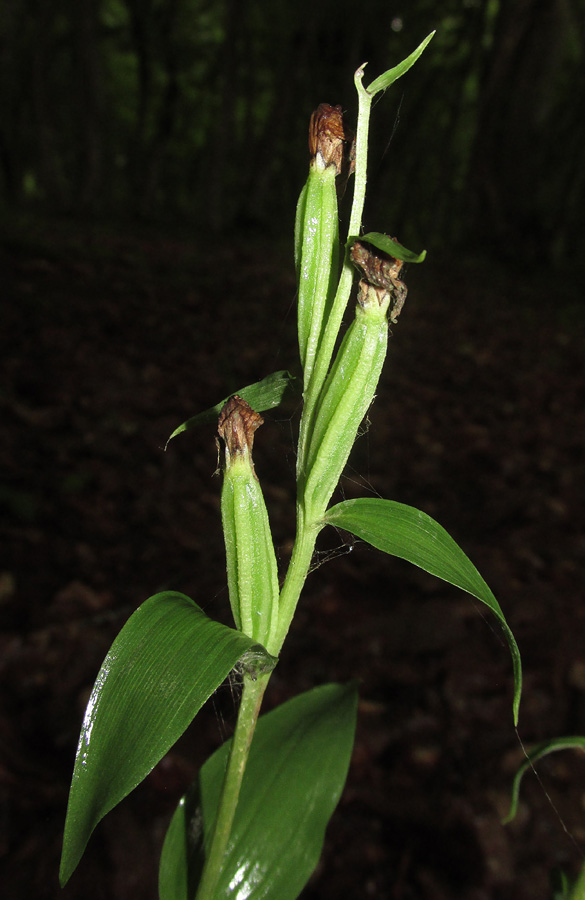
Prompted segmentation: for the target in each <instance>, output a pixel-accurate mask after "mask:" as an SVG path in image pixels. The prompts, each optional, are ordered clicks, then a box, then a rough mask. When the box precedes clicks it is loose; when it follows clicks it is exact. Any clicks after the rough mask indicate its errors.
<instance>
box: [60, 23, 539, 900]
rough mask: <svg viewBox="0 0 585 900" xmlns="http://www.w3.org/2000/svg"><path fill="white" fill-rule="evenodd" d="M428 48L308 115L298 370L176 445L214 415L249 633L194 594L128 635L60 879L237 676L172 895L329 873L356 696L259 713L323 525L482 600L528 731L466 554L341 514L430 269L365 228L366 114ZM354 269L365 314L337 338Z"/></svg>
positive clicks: (229, 405)
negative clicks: (346, 109) (277, 429)
mask: <svg viewBox="0 0 585 900" xmlns="http://www.w3.org/2000/svg"><path fill="white" fill-rule="evenodd" d="M432 36H433V35H432V34H431V35H429V36H428V37H427V38H426V39H425V40H424V41H423V42H422V43H421V44H420V46H419V47H418V48H417V49H416V50H415V51H414V52H413V53H412V54H411V55H410V56H409V57H408V58H407V59H405V60H404V61H403V62H401V63H400V64H399V65H397V66H395V67H394V68H392V69H390V70H388V71H387V72H385V73H384V74H383V75H380V76H379V77H378V78H376V79H374V81H372V82H371V83H370V84H369V86H368V87H366V86H365V85H364V83H363V82H364V76H365V66H361V67H360V68H359V69H358V70H357V72H356V73H355V78H354V81H355V87H356V90H357V95H358V118H357V128H356V132H355V137H354V135H353V132H352V130H351V129H350V128H349V127H348V126H347V124H346V123H345V121H344V118H343V114H342V110H341V107H339V106H329V105H327V104H321V105H320V106H319V107H318V108H317V109H316V111H315V112H314V113H313V116H312V117H311V122H310V128H309V148H310V157H311V158H310V165H309V174H308V178H307V182H306V184H305V186H304V187H303V189H302V192H301V195H300V198H299V202H298V208H297V216H296V224H295V261H296V270H297V276H298V342H299V353H300V362H301V367H302V378H293V377H292V376H291V375H290V374H289V373H288V372H286V371H281V372H276V373H274V374H272V375H270V376H268V377H267V378H265V379H263V380H262V381H260V382H258V383H255V384H252V385H248V386H247V387H244V388H242V389H240V390H239V391H237V392H236V393H232V394H230V395H229V396H227V397H225V398H224V399H223V400H221V401H220V402H219V403H218V404H216V405H215V406H213V407H212V408H211V409H209V410H206V411H205V412H204V413H200V414H199V415H196V416H194V417H193V418H191V419H189V420H188V421H187V422H185V423H184V424H183V425H181V426H180V427H179V428H177V429H176V430H175V432H173V434H172V435H171V438H175V437H176V436H177V435H179V434H181V433H183V432H186V431H189V430H191V429H192V428H194V427H197V426H199V425H201V424H203V423H205V422H209V421H210V420H214V419H215V420H216V421H217V422H218V435H219V439H220V441H221V445H222V448H223V485H222V492H221V517H222V526H223V532H224V538H225V548H226V562H227V582H228V587H229V599H230V604H231V609H232V613H233V619H234V627H233V628H230V627H227V626H225V625H223V624H220V623H218V622H216V621H214V620H213V619H211V618H209V617H208V616H207V615H206V614H205V613H204V612H203V610H202V609H201V607H200V606H198V605H197V604H196V603H195V602H194V601H193V600H191V599H190V598H189V597H187V596H185V595H184V594H181V593H178V592H175V591H165V592H162V593H159V594H156V595H154V596H152V597H150V598H149V599H148V600H146V602H144V603H143V604H142V605H141V606H140V607H139V608H138V609H137V610H136V612H135V613H134V614H133V615H132V616H131V617H130V619H129V621H128V622H127V623H126V625H125V626H124V627H123V628H122V630H121V632H120V634H119V635H118V637H117V638H116V640H115V641H114V643H113V645H112V647H111V649H110V651H109V653H108V655H107V656H106V659H105V660H104V663H103V665H102V668H101V670H100V672H99V674H98V676H97V680H96V683H95V686H94V689H93V692H92V694H91V697H90V700H89V703H88V706H87V710H86V713H85V718H84V721H83V725H82V729H81V735H80V738H79V745H78V749H77V756H76V760H75V767H74V772H73V780H72V784H71V791H70V796H69V805H68V810H67V819H66V824H65V835H64V842H63V854H62V861H61V871H60V877H61V884H62V885H64V884H65V883H66V882H67V881H68V879H69V878H70V876H71V875H72V873H73V871H74V869H75V868H76V866H77V865H78V863H79V861H80V859H81V856H82V854H83V852H84V849H85V846H86V844H87V842H88V840H89V838H90V835H91V833H92V831H93V830H94V828H95V827H96V825H97V824H98V823H99V821H100V820H101V819H102V818H103V816H105V815H106V813H107V812H109V811H110V810H111V809H112V808H113V807H114V806H115V805H116V804H117V803H119V802H120V801H121V800H122V799H123V798H124V797H125V796H127V795H128V794H129V793H130V791H132V790H133V789H134V788H135V787H136V786H137V785H138V784H139V783H140V782H141V781H142V780H143V779H144V778H145V777H146V776H147V775H148V773H149V772H150V771H151V770H152V768H153V767H154V766H155V765H156V764H157V763H158V762H159V761H160V760H161V759H162V757H163V756H164V755H165V753H167V751H168V750H169V749H170V748H171V747H172V745H173V744H174V743H175V742H176V741H177V739H178V738H179V737H180V735H181V734H182V733H183V732H184V730H185V729H186V728H187V727H188V726H189V725H190V723H191V722H192V720H193V719H194V718H195V716H196V714H197V712H198V711H199V709H200V708H201V706H202V705H203V704H204V703H205V702H206V701H207V700H208V699H209V697H210V696H211V695H212V694H213V692H214V691H215V690H216V689H217V688H218V687H219V686H220V684H221V683H222V682H223V681H224V679H226V677H228V676H229V675H230V673H233V672H234V670H235V672H236V673H237V674H238V676H239V678H240V680H241V699H240V703H239V712H238V717H237V723H236V726H235V731H234V734H233V737H232V738H231V739H230V740H228V741H227V742H226V743H224V744H223V746H221V747H220V748H219V749H218V750H217V751H216V752H215V753H214V754H213V755H212V756H211V757H210V758H209V759H208V760H207V762H206V763H205V764H204V765H203V767H202V768H201V770H200V772H199V773H198V774H197V777H196V778H195V780H194V782H193V784H192V786H191V788H190V790H189V791H188V792H187V794H186V795H185V796H184V797H183V798H182V799H181V800H180V802H179V803H178V806H177V809H176V812H175V814H174V816H173V818H172V820H171V822H170V825H169V829H168V833H167V835H166V839H165V842H164V846H163V850H162V857H161V862H160V874H159V893H160V897H161V900H193V898H196V900H221V898H226V900H227V898H244V897H245V898H252V900H254V898H258V900H260V898H274V900H294V898H296V897H297V896H298V895H299V893H300V892H301V890H302V889H303V887H304V885H305V884H306V882H307V880H308V878H309V877H310V875H311V873H312V871H313V870H314V868H315V866H316V864H317V861H318V859H319V855H320V852H321V848H322V845H323V839H324V833H325V828H326V826H327V823H328V821H329V819H330V817H331V815H332V813H333V811H334V809H335V806H336V804H337V802H338V800H339V797H340V795H341V792H342V790H343V786H344V783H345V779H346V776H347V772H348V767H349V762H350V757H351V752H352V746H353V740H354V730H355V721H356V708H357V690H356V686H355V685H354V684H349V685H339V684H326V685H323V686H320V687H316V688H314V689H313V690H310V691H308V692H307V693H304V694H302V695H300V696H297V697H295V698H293V699H292V700H289V701H288V702H286V703H284V704H283V705H282V706H280V707H277V708H276V709H274V710H273V711H271V712H269V713H268V714H266V715H263V716H261V717H260V715H259V714H260V708H261V703H262V698H263V696H264V693H265V691H266V688H267V686H268V684H269V681H270V677H271V673H272V671H273V669H274V667H275V665H276V664H277V662H278V657H279V655H280V654H281V652H282V648H283V644H284V641H285V638H286V635H287V633H288V631H289V628H290V626H291V622H292V620H293V616H294V613H295V610H296V607H297V603H298V601H299V598H300V596H301V592H302V589H303V586H304V584H305V581H306V579H307V576H308V574H309V571H310V569H311V564H312V560H313V556H314V552H315V545H316V541H317V538H318V536H319V534H320V532H321V531H322V530H323V529H326V528H329V527H334V528H339V529H343V530H344V531H347V532H350V533H352V534H353V535H355V536H357V537H358V538H359V539H360V540H363V541H366V542H368V543H370V544H371V545H373V546H374V547H376V548H378V549H380V550H382V551H384V552H385V553H389V554H392V555H395V556H399V557H402V558H404V559H406V560H409V561H410V562H411V563H413V564H414V565H417V566H420V567H422V568H423V569H425V570H426V571H428V572H430V573H433V574H434V575H436V576H438V577H439V578H442V579H444V580H446V581H448V582H450V583H451V584H453V585H457V586H458V587H460V588H461V589H462V590H464V591H467V592H469V593H470V594H472V595H474V596H475V597H477V598H478V599H479V600H480V601H482V602H483V603H485V604H486V605H487V606H488V607H489V608H490V609H491V611H492V612H493V613H494V615H495V616H496V618H497V619H498V620H499V623H500V625H501V628H502V629H503V631H504V634H505V636H506V639H507V642H508V644H509V647H510V651H511V654H512V661H513V667H514V678H515V691H514V703H513V710H514V717H515V719H517V716H518V705H519V699H520V690H521V668H520V656H519V652H518V648H517V646H516V642H515V640H514V637H513V635H512V633H511V631H510V629H509V627H508V625H507V623H506V620H505V618H504V615H503V613H502V610H501V608H500V606H499V604H498V602H497V601H496V599H495V597H494V595H493V594H492V592H491V591H490V589H489V588H488V586H487V584H486V583H485V581H484V580H483V578H482V577H481V576H480V574H479V573H478V571H477V570H476V568H475V567H474V566H473V564H472V563H471V562H470V560H469V559H468V558H467V556H466V555H465V553H464V552H463V551H462V550H461V549H460V547H459V546H458V545H457V544H456V543H455V542H454V541H453V540H452V538H451V537H449V535H448V534H447V533H446V531H445V530H444V529H443V528H442V527H441V526H440V525H439V524H437V522H435V521H434V520H433V519H432V518H430V517H429V516H428V515H426V514H425V513H424V512H421V511H420V510H417V509H414V508H412V507H409V506H406V505H404V504H402V503H397V502H393V501H391V500H383V499H377V498H363V499H354V500H344V501H342V502H340V503H335V504H334V505H330V504H331V498H332V496H333V493H334V491H335V488H336V486H337V484H338V482H339V479H340V476H341V474H342V472H343V469H344V467H345V465H346V463H347V460H348V457H349V454H350V451H351V449H352V446H353V444H354V441H355V439H356V435H357V432H358V428H359V426H360V424H361V422H362V420H363V418H364V416H365V415H366V413H367V411H368V408H369V407H370V404H371V403H372V402H373V400H374V396H375V393H376V389H377V384H378V379H379V377H380V372H381V370H382V366H383V364H384V362H385V358H386V355H387V350H388V337H389V325H390V326H391V327H392V330H394V328H395V326H396V324H397V322H398V318H399V315H400V312H401V310H402V307H403V304H404V301H405V297H406V287H405V285H404V283H403V281H402V271H403V267H404V264H405V263H420V262H422V261H423V259H424V256H425V254H424V253H420V254H416V253H412V252H411V251H409V250H407V249H406V248H405V247H404V246H402V245H401V244H400V243H399V242H398V241H397V240H396V239H395V238H391V237H389V236H387V235H385V234H382V233H377V232H376V233H369V234H364V235H362V234H361V231H362V228H361V221H362V212H363V207H364V198H365V192H366V181H367V153H368V129H369V120H370V110H371V106H372V101H373V99H374V97H375V96H376V95H377V94H379V93H380V92H382V91H385V90H386V89H387V88H388V87H389V86H390V85H392V84H393V83H394V82H395V81H396V80H397V79H398V78H400V77H402V76H403V75H404V74H405V73H406V72H407V71H408V69H409V68H410V67H411V66H412V65H413V64H414V63H415V62H416V61H417V60H418V58H419V57H420V55H421V54H422V53H423V51H424V50H425V48H426V46H427V45H428V43H429V41H430V40H431V38H432ZM350 176H353V177H354V185H353V203H352V207H351V215H350V220H349V227H348V230H347V236H346V238H345V240H344V242H343V243H342V242H340V239H339V216H338V193H339V187H340V185H342V184H345V182H346V181H347V179H348V178H349V177H350ZM356 273H357V275H358V285H357V293H356V294H355V295H354V296H355V301H354V303H355V309H354V314H353V320H352V321H351V323H350V324H349V326H348V327H347V329H346V330H345V332H344V333H343V335H341V332H342V330H343V329H342V320H343V317H344V315H346V311H347V308H348V304H349V303H350V297H351V296H352V286H353V283H354V280H355V276H356ZM338 338H341V341H340V343H339V342H338ZM336 348H338V349H336ZM296 385H298V386H299V388H300V390H301V392H302V413H301V418H300V425H299V438H298V448H297V469H296V498H297V502H296V537H295V541H294V548H293V551H292V556H291V558H290V562H289V564H288V568H287V570H286V572H285V573H281V572H279V568H278V564H277V557H276V552H275V548H274V543H273V540H272V535H271V530H270V522H269V516H268V512H267V509H266V505H265V502H264V497H263V493H262V488H261V484H260V481H259V479H258V475H257V473H256V471H255V467H254V461H253V442H254V436H255V434H256V431H257V429H258V428H259V426H261V425H262V421H263V420H262V417H261V415H260V414H261V413H262V412H263V411H265V410H268V409H271V408H273V407H275V406H277V405H278V404H279V403H280V402H281V400H282V397H283V395H284V394H285V392H286V391H288V390H291V389H294V387H295V386H296ZM169 440H170V439H169Z"/></svg>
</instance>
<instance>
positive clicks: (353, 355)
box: [300, 281, 391, 521]
mask: <svg viewBox="0 0 585 900" xmlns="http://www.w3.org/2000/svg"><path fill="white" fill-rule="evenodd" d="M390 300H391V295H390V293H389V292H388V291H386V290H385V289H384V288H378V287H374V286H372V285H370V284H368V283H367V282H365V281H362V282H360V293H359V297H358V301H359V302H358V304H357V306H356V313H355V319H354V321H353V322H352V324H351V325H350V327H349V329H348V330H347V332H346V334H345V337H344V339H343V341H342V344H341V346H340V348H339V351H338V353H337V356H336V357H335V360H334V362H333V365H332V367H331V371H330V373H329V375H328V377H327V380H326V381H325V384H324V386H323V391H322V394H321V398H320V400H319V402H318V404H317V407H316V409H315V413H314V416H313V427H312V430H311V434H310V436H309V439H308V442H307V447H308V449H307V454H306V464H305V473H306V474H305V475H304V482H302V481H301V494H300V496H301V497H302V502H303V505H304V508H305V514H306V517H307V519H308V520H309V521H316V520H317V519H320V518H321V516H322V515H323V512H324V511H325V508H326V506H327V504H328V502H329V500H330V498H331V495H332V493H333V491H334V490H335V488H336V486H337V483H338V481H339V478H340V476H341V473H342V471H343V469H344V467H345V464H346V462H347V459H348V457H349V454H350V451H351V448H352V446H353V444H354V441H355V438H356V434H357V430H358V427H359V425H360V423H361V421H362V419H363V418H364V416H365V414H366V412H367V411H368V408H369V406H370V404H371V403H372V400H373V399H374V394H375V392H376V387H377V385H378V381H379V378H380V373H381V371H382V366H383V364H384V359H385V357H386V351H387V348H388V321H387V312H388V308H389V305H390Z"/></svg>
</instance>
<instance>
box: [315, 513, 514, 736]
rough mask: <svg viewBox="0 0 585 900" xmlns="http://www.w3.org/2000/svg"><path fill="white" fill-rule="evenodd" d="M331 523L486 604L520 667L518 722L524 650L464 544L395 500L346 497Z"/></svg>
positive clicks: (330, 516) (327, 517)
mask: <svg viewBox="0 0 585 900" xmlns="http://www.w3.org/2000/svg"><path fill="white" fill-rule="evenodd" d="M324 520H325V523H326V524H329V525H334V526H336V527H338V528H343V529H344V530H345V531H349V532H351V534H354V535H355V536H356V537H359V538H362V540H364V541H367V542H368V543H369V544H371V545H372V546H373V547H376V548H377V549H378V550H382V551H383V552H384V553H388V554H390V555H391V556H398V557H400V558H401V559H406V560H407V561H408V562H411V563H413V564H414V565H415V566H419V567H420V568H421V569H424V570H425V572H430V573H431V574H432V575H436V576H437V577H438V578H442V579H443V581H447V582H448V583H449V584H454V585H455V586H456V587H459V588H461V590H463V591H466V592H467V593H468V594H471V595H472V596H474V597H476V598H477V599H478V600H481V602H482V603H485V604H486V605H487V606H489V608H490V609H491V610H492V612H493V613H494V614H495V615H496V617H497V618H498V620H499V622H500V625H501V627H502V629H503V631H504V634H505V636H506V640H507V642H508V646H509V648H510V653H511V655H512V665H513V668H514V704H513V709H514V723H515V724H518V710H519V706H520V695H521V692H522V667H521V663H520V651H519V650H518V645H517V644H516V640H515V638H514V635H513V634H512V632H511V630H510V628H509V626H508V623H507V622H506V619H505V617H504V614H503V612H502V610H501V607H500V604H499V603H498V601H497V600H496V598H495V597H494V595H493V594H492V592H491V590H490V589H489V587H488V586H487V584H486V583H485V581H484V580H483V578H482V577H481V575H480V574H479V572H478V571H477V569H476V568H475V566H474V565H473V563H472V562H471V560H470V559H469V558H468V557H467V556H466V555H465V553H464V552H463V550H462V549H461V547H459V545H458V544H456V543H455V541H454V540H453V538H452V537H451V536H450V535H449V534H448V533H447V532H446V531H445V529H444V528H443V527H442V526H441V525H439V523H438V522H435V520H434V519H432V518H431V517H430V516H428V515H427V514H426V513H424V512H422V511H421V510H420V509H415V508H414V507H412V506H406V505H405V504H404V503H397V502H396V501H394V500H380V499H377V498H368V497H364V498H359V499H356V500H345V501H343V502H342V503H338V504H337V506H333V507H331V509H329V510H327V513H326V515H325V519H324Z"/></svg>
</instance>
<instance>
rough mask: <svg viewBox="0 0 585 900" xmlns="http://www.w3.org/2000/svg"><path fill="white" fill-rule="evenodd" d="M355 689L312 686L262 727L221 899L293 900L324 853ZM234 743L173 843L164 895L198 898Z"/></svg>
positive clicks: (184, 806)
mask: <svg viewBox="0 0 585 900" xmlns="http://www.w3.org/2000/svg"><path fill="white" fill-rule="evenodd" d="M356 709H357V691H356V689H355V686H354V685H349V686H342V685H335V684H329V685H324V686H322V687H318V688H315V689H314V690H311V691H307V692H306V693H305V694H301V695H300V696H299V697H295V698H293V699H292V700H289V701H288V702H287V703H284V704H283V705H282V706H279V707H277V709H275V710H273V711H272V712H270V713H268V714H267V715H265V716H262V717H261V718H260V719H259V721H258V725H257V727H256V733H255V735H254V739H253V741H252V747H251V750H250V756H249V760H248V765H247V768H246V773H245V775H244V780H243V784H242V791H241V794H240V800H239V803H238V807H237V809H236V815H235V820H234V827H233V831H232V835H231V838H230V843H229V847H228V852H227V855H226V858H225V862H224V868H223V872H222V876H221V881H220V884H219V888H218V890H217V892H216V895H215V898H216V900H228V898H229V900H244V898H246V900H248V898H249V900H261V898H266V900H269V898H273V900H294V898H296V897H298V895H299V893H300V892H301V890H302V888H303V887H304V885H305V884H306V882H307V880H308V878H309V877H310V875H311V873H312V872H313V870H314V868H315V866H316V865H317V861H318V859H319V856H320V854H321V849H322V846H323V839H324V833H325V828H326V826H327V822H328V821H329V819H330V817H331V814H332V813H333V810H334V809H335V807H336V805H337V803H338V801H339V798H340V796H341V792H342V790H343V785H344V783H345V779H346V777H347V770H348V767H349V760H350V756H351V750H352V746H353V739H354V732H355V721H356ZM228 751H229V742H228V743H226V744H224V745H223V746H222V747H220V749H219V750H218V751H217V752H216V753H214V754H213V756H212V757H210V759H208V760H207V762H206V763H205V765H204V766H203V767H202V769H201V772H200V775H199V779H198V781H197V782H196V783H195V784H194V786H193V788H192V790H191V791H190V792H189V793H188V794H187V796H186V797H185V798H183V800H182V801H181V803H180V804H179V806H178V808H177V811H176V812H175V815H174V817H173V820H172V822H171V825H170V827H169V830H168V833H167V838H166V840H165V844H164V848H163V854H162V858H161V867H160V882H159V896H160V900H193V897H194V894H195V890H196V887H197V882H198V875H199V871H200V867H201V862H202V857H203V843H204V835H205V834H207V833H208V831H209V828H210V824H211V823H212V821H213V816H214V813H215V810H216V808H217V802H218V797H219V791H220V788H221V782H222V778H223V773H224V770H225V765H226V759H227V754H228Z"/></svg>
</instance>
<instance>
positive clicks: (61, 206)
mask: <svg viewBox="0 0 585 900" xmlns="http://www.w3.org/2000/svg"><path fill="white" fill-rule="evenodd" d="M433 29H436V30H437V34H436V36H435V38H434V40H433V42H432V45H431V47H430V48H429V51H428V52H427V53H426V54H425V60H424V64H423V65H419V66H416V67H415V68H414V69H413V70H412V71H411V72H410V73H409V75H408V78H407V79H404V80H402V81H400V83H399V84H398V85H397V86H396V88H394V89H393V90H392V91H391V93H390V94H389V96H388V97H385V98H383V99H382V100H381V101H380V102H381V107H382V108H381V109H380V110H378V111H377V113H376V127H375V128H374V129H373V145H372V165H371V182H370V200H369V205H368V215H369V216H370V217H371V218H372V219H374V218H376V219H377V217H378V216H379V214H380V212H381V211H383V213H384V216H385V217H386V218H387V219H388V221H391V222H392V223H393V227H394V228H395V230H396V231H397V232H400V233H401V234H402V235H403V237H404V239H405V240H406V239H411V237H412V239H413V240H414V241H415V243H416V240H417V239H418V240H419V241H420V240H423V241H424V242H425V244H426V245H427V246H431V247H435V246H441V245H448V246H453V245H455V246H458V245H459V244H460V243H461V242H462V241H463V240H464V239H465V241H469V240H471V239H473V241H474V242H476V243H477V244H478V245H479V246H485V242H486V241H487V242H488V244H489V245H490V247H493V248H494V249H496V250H497V251H498V252H503V253H505V254H509V255H510V256H512V257H515V258H518V257H528V258H530V259H531V260H542V259H546V260H550V259H552V260H555V261H561V260H562V261H566V260H575V259H576V258H577V257H578V256H579V241H578V239H577V237H576V235H579V234H581V233H582V229H583V208H584V203H583V197H584V190H585V186H584V182H585V176H584V174H583V166H582V165H581V161H582V156H583V151H584V147H585V139H584V138H585V135H584V131H585V124H584V120H583V115H582V110H583V108H584V106H585V64H584V46H583V34H584V31H585V9H584V4H583V2H581V0H511V2H505V3H504V2H499V0H429V2H425V0H419V2H416V3H409V4H403V5H401V4H397V3H388V2H387V0H380V2H376V0H367V2H365V3H362V4H356V3H354V2H348V0H321V2H314V0H296V2H294V3H291V2H286V0H285V2H280V0H274V2H271V3H269V4H268V3H266V2H262V0H248V2H241V0H214V2H209V0H207V2H206V0H83V2H79V0H63V2H61V3H59V4H58V5H55V4H52V3H43V2H39V0H5V2H4V4H3V12H2V35H1V42H2V43H1V55H0V197H1V198H2V203H3V206H4V209H5V210H8V209H10V210H11V211H12V210H14V209H18V208H22V207H23V206H28V207H30V206H31V205H34V206H35V207H36V208H44V209H50V210H52V211H56V210H58V211H61V212H64V213H67V214H69V215H78V214H83V215H99V216H102V217H111V216H118V215H124V216H125V217H133V218H140V217H147V218H154V219H156V220H161V219H162V220H165V221H167V222H173V223H176V221H177V219H178V218H180V219H182V220H185V221H188V222H190V223H191V224H193V225H196V226H197V227H198V228H200V229H207V230H211V231H212V232H215V233H217V232H220V231H225V230H226V229H238V228H240V227H242V226H244V225H245V226H249V225H250V224H255V225H256V226H258V227H266V226H269V227H270V228H273V227H274V225H275V224H276V223H278V224H279V227H280V226H284V225H285V224H286V223H287V222H288V221H289V220H290V215H291V211H292V209H293V206H294V203H295V202H296V197H297V195H298V185H299V184H300V183H301V182H302V180H303V178H304V166H305V161H306V152H305V132H306V122H307V119H308V116H309V115H310V113H311V111H312V109H313V108H314V107H315V106H316V104H317V102H330V103H341V104H342V105H343V107H344V109H346V110H348V112H349V115H350V116H351V115H352V114H353V112H354V108H355V92H354V88H353V83H352V77H351V76H352V73H353V71H354V70H355V69H356V68H357V67H358V65H360V64H361V63H362V62H364V61H366V60H367V61H368V63H369V76H370V80H371V79H373V77H375V75H376V74H378V73H379V72H381V71H383V70H385V69H386V68H388V66H389V65H392V64H395V63H396V62H397V61H399V60H400V59H402V58H403V57H405V56H406V55H408V53H410V52H411V50H412V49H413V48H414V47H415V46H417V44H418V43H419V42H420V40H422V38H423V37H424V36H425V35H426V34H428V33H429V32H430V31H431V30H433ZM366 83H367V79H366ZM366 224H368V222H366Z"/></svg>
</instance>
